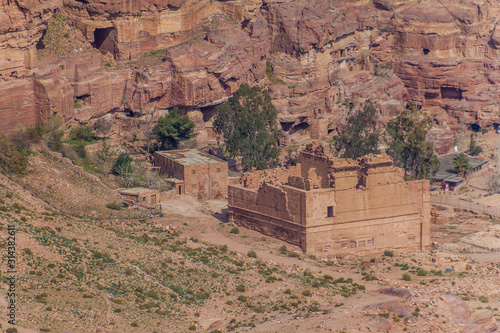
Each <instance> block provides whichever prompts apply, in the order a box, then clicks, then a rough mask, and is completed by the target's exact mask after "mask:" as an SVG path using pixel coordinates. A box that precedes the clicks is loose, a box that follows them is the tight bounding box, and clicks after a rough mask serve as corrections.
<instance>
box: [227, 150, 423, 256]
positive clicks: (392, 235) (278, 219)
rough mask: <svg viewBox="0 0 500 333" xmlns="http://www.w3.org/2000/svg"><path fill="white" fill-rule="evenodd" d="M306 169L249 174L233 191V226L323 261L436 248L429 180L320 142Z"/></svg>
mask: <svg viewBox="0 0 500 333" xmlns="http://www.w3.org/2000/svg"><path fill="white" fill-rule="evenodd" d="M301 163H302V164H301V165H300V166H297V167H294V168H292V169H289V170H286V169H283V170H280V171H279V172H277V174H280V177H281V179H279V178H278V177H275V178H273V177H272V172H267V173H266V174H265V175H262V174H257V175H256V174H255V173H254V172H249V173H245V174H243V175H242V177H241V182H240V183H241V184H240V185H235V186H230V187H229V193H228V200H229V202H228V208H229V209H228V215H229V220H230V221H231V222H234V223H236V224H238V225H240V226H243V227H246V228H250V229H253V230H257V231H259V232H261V233H263V234H266V235H269V236H272V237H276V238H279V239H281V240H284V241H286V242H289V243H291V244H295V245H298V246H300V247H301V248H302V250H303V251H304V252H305V253H308V254H316V255H322V256H328V255H344V254H348V253H355V252H357V253H372V252H377V251H380V250H383V249H408V250H424V249H426V248H427V247H429V246H430V234H429V231H430V203H429V182H428V181H427V180H418V181H408V182H405V181H404V180H403V171H402V169H399V168H396V167H394V165H393V161H392V160H391V158H390V157H389V156H387V155H369V156H365V157H362V158H359V159H358V160H357V161H355V160H352V159H339V158H332V157H330V156H328V155H327V153H326V151H325V148H324V147H323V146H322V145H318V144H310V145H308V146H307V147H306V149H305V150H304V151H303V152H302V155H301ZM284 175H288V179H287V181H283V177H284ZM262 176H265V177H262ZM262 178H264V180H263V181H260V182H258V181H257V179H262ZM271 179H272V180H271Z"/></svg>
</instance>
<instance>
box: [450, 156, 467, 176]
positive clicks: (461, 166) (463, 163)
mask: <svg viewBox="0 0 500 333" xmlns="http://www.w3.org/2000/svg"><path fill="white" fill-rule="evenodd" d="M453 166H454V167H455V171H456V172H457V173H458V174H459V175H460V176H462V177H465V176H466V175H467V173H468V172H469V171H470V170H471V167H470V165H469V159H468V158H467V155H465V154H464V153H460V154H458V155H457V156H455V158H454V159H453Z"/></svg>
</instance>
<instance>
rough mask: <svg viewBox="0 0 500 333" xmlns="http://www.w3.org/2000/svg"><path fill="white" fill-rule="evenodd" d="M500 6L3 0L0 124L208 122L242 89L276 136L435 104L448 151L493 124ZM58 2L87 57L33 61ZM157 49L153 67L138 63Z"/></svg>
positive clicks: (318, 134)
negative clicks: (258, 100) (264, 103)
mask: <svg viewBox="0 0 500 333" xmlns="http://www.w3.org/2000/svg"><path fill="white" fill-rule="evenodd" d="M498 7H499V6H498V5H497V4H496V3H479V2H478V3H476V0H466V1H462V2H460V3H456V2H454V1H452V0H444V1H441V2H440V3H434V2H430V1H425V0H424V1H423V2H422V1H419V2H417V1H416V0H415V1H410V2H401V1H393V0H373V1H366V0H360V1H349V2H347V3H344V2H340V1H333V2H326V1H320V0H315V1H305V0H304V1H293V2H292V1H290V2H288V1H275V0H263V1H262V0H260V1H259V0H254V1H227V2H226V1H210V0H140V1H123V0H107V1H102V0H101V1H96V0H88V1H84V2H82V1H76V0H65V1H64V2H53V1H50V2H49V1H37V2H36V3H35V1H25V2H21V1H14V2H7V3H6V2H4V3H3V4H2V5H1V7H0V17H5V19H1V20H0V22H2V23H0V59H2V60H0V76H1V77H2V78H3V80H8V81H7V82H5V84H2V85H0V93H1V94H2V96H4V95H6V94H9V96H10V97H9V98H4V99H2V100H1V101H0V111H1V112H2V116H3V117H5V118H6V119H7V118H8V119H9V121H7V122H3V123H2V124H0V132H2V133H7V132H9V131H12V124H14V123H16V122H18V121H22V122H23V123H25V124H32V123H34V122H35V121H37V119H39V117H40V114H41V113H47V112H57V113H60V114H62V115H63V116H64V117H65V118H66V119H76V120H79V121H86V120H88V119H90V118H93V117H97V116H100V115H103V114H106V113H108V112H110V111H126V112H127V114H132V115H137V114H152V115H153V116H157V115H158V114H161V113H162V112H164V111H162V110H166V109H169V108H172V107H174V106H178V107H180V109H181V110H183V111H190V110H194V111H197V112H198V111H201V113H202V114H203V121H204V122H205V123H206V124H207V126H208V127H209V124H210V120H211V115H212V113H213V108H214V106H215V105H217V104H219V103H221V102H222V101H224V100H225V99H227V98H228V96H230V95H231V94H232V93H233V92H234V91H235V90H236V89H237V88H238V87H239V85H240V84H242V83H249V84H258V85H261V86H266V87H268V89H269V91H270V93H271V96H272V98H273V102H274V104H275V105H276V107H277V108H278V110H279V120H280V122H281V124H282V127H283V129H284V130H285V131H286V132H287V135H286V138H285V140H284V141H285V142H284V143H287V142H291V141H293V140H295V139H296V138H295V139H294V137H295V136H294V134H295V133H297V134H302V135H306V136H310V137H312V138H316V139H321V138H326V137H328V135H332V133H331V132H333V133H335V130H336V128H337V126H338V124H339V123H341V122H342V121H344V119H345V103H351V102H352V103H354V104H359V103H361V102H362V101H364V100H365V99H367V98H372V99H374V100H376V101H377V102H379V103H380V105H381V120H382V121H383V122H385V121H387V120H388V119H389V118H390V117H393V116H395V115H397V114H398V113H399V112H400V111H401V110H402V109H403V108H404V106H405V103H406V102H407V101H410V102H414V103H418V104H420V105H422V106H423V107H424V109H428V110H430V111H432V112H435V113H436V115H437V122H438V123H440V124H445V125H444V126H443V127H441V128H437V129H436V130H435V131H434V132H433V135H432V137H433V138H434V140H435V141H436V142H437V143H439V145H438V150H439V151H440V152H446V151H447V150H449V149H450V147H451V144H452V142H453V136H452V134H453V130H456V129H457V128H458V126H459V125H460V124H463V123H469V124H472V123H475V124H478V125H479V126H491V125H492V124H494V123H500V120H498V116H499V113H500V110H499V106H498V105H500V104H498V103H496V102H497V100H498V95H499V94H498V88H497V82H499V81H500V69H499V68H498V67H499V64H498V63H497V62H496V58H497V55H498V54H499V47H500V32H499V30H498V29H497V27H496V25H497V21H498V19H497V17H498V15H496V13H497V12H498V9H499V8H498ZM56 9H57V10H58V11H59V12H60V13H61V15H63V16H64V17H66V18H67V21H68V24H69V25H71V26H72V27H73V28H74V29H76V30H77V31H78V33H79V34H80V35H81V36H82V38H83V39H85V40H86V42H87V43H88V44H92V46H93V47H94V48H95V51H94V52H90V53H88V52H87V53H86V52H81V53H79V52H78V50H75V54H80V55H75V56H71V57H67V58H65V59H62V60H56V61H54V62H52V63H51V64H50V65H43V66H40V67H38V68H34V67H35V66H38V65H37V64H38V63H37V60H36V54H37V50H36V47H35V45H36V44H37V43H38V41H39V40H40V38H41V37H42V33H43V30H44V29H45V26H46V23H47V20H48V19H49V18H50V17H51V15H52V13H53V12H54V11H55V10H56ZM8 22H10V23H8ZM161 50H165V51H161ZM148 52H149V53H148ZM106 53H108V55H107V56H106V57H108V58H106V57H105V56H103V54H106ZM158 54H164V57H163V58H162V60H161V61H160V62H158V63H155V64H154V65H151V64H148V63H147V61H146V62H145V63H144V61H143V60H144V59H146V60H147V58H148V57H149V56H150V55H158ZM2 55H5V56H2ZM109 57H111V58H112V59H111V60H113V58H114V59H115V60H116V61H118V63H119V64H118V65H117V66H113V61H114V60H113V61H109ZM3 59H6V61H3ZM9 59H10V60H9ZM107 59H108V60H107ZM130 60H132V62H130ZM2 61H3V62H2ZM127 61H129V62H128V63H127ZM33 68H34V70H32V69H33ZM32 72H35V73H36V75H31V73H32ZM15 77H20V79H19V80H24V81H19V82H18V81H16V78H15ZM14 82H15V83H14ZM17 86H22V87H31V88H27V89H28V90H30V91H32V93H31V92H30V93H28V94H26V95H25V96H24V99H23V108H22V109H19V107H18V105H19V98H20V95H21V94H20V93H14V94H13V93H12V92H10V90H12V89H14V90H16V89H17V88H16V87H17ZM30 94H31V95H32V96H33V98H31V97H29V96H31V95H30ZM76 99H78V100H80V101H83V102H84V103H83V106H82V105H77V103H74V101H75V100H76ZM343 104H344V105H343ZM75 106H78V107H77V108H75ZM19 110H23V111H22V113H23V115H22V116H21V115H20V113H19V114H18V115H16V112H21V111H19ZM198 127H200V128H201V127H202V126H198ZM198 127H197V128H198ZM329 133H330V134H329ZM207 135H208V134H207ZM299 137H300V135H299Z"/></svg>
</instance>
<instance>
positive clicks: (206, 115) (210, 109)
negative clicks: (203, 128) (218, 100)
mask: <svg viewBox="0 0 500 333" xmlns="http://www.w3.org/2000/svg"><path fill="white" fill-rule="evenodd" d="M200 111H201V114H202V115H203V122H205V123H206V122H207V121H211V120H213V119H212V118H213V116H214V112H215V105H211V106H204V107H201V108H200Z"/></svg>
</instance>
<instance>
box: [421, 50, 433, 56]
mask: <svg viewBox="0 0 500 333" xmlns="http://www.w3.org/2000/svg"><path fill="white" fill-rule="evenodd" d="M422 52H423V53H424V55H428V54H429V52H431V50H429V49H423V50H422Z"/></svg>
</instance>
